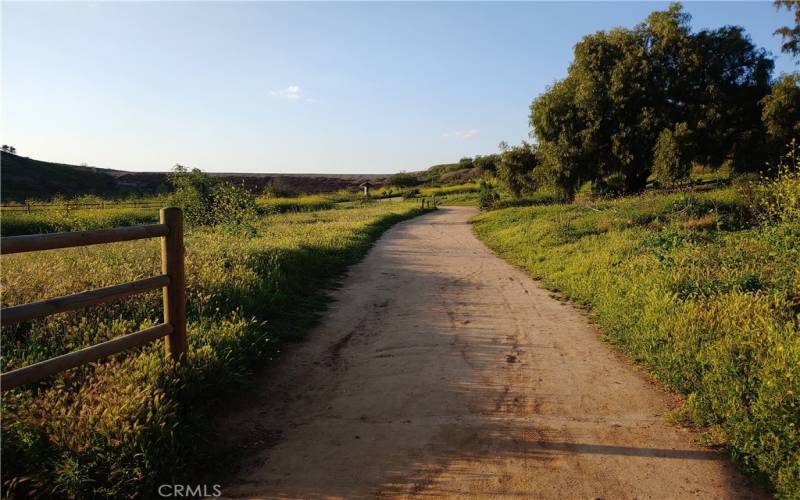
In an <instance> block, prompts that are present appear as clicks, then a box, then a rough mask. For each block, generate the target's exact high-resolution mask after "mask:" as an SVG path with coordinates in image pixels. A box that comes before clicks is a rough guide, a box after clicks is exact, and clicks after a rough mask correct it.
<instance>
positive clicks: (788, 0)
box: [774, 0, 800, 57]
mask: <svg viewBox="0 0 800 500" xmlns="http://www.w3.org/2000/svg"><path fill="white" fill-rule="evenodd" d="M774 4H775V7H776V8H778V9H780V8H781V7H784V8H785V9H786V10H788V11H789V12H791V11H794V26H783V27H781V28H778V29H777V30H775V34H776V35H781V36H782V37H783V46H782V47H781V50H782V51H783V52H786V53H787V54H792V55H793V56H795V57H797V56H800V0H775V2H774Z"/></svg>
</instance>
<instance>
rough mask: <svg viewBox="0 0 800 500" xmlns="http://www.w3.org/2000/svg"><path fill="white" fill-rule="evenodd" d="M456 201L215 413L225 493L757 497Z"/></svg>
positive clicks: (417, 227) (355, 274) (384, 248)
mask: <svg viewBox="0 0 800 500" xmlns="http://www.w3.org/2000/svg"><path fill="white" fill-rule="evenodd" d="M474 214H475V209H473V208H468V207H458V208H457V207H446V208H443V209H440V210H438V211H437V212H435V213H431V214H428V215H425V216H423V217H418V218H416V219H414V220H410V221H407V222H403V223H400V224H398V225H397V226H395V227H394V228H392V229H391V230H389V231H388V232H387V233H386V234H385V235H384V236H383V238H382V239H381V240H380V241H379V242H378V244H377V245H376V246H375V247H374V248H373V250H372V251H371V252H370V254H369V255H368V256H367V258H366V259H365V260H364V261H363V262H362V263H360V264H358V265H356V266H355V267H353V268H351V271H350V273H349V275H348V277H347V278H346V279H345V281H344V283H343V286H342V288H341V289H340V290H338V291H337V292H335V299H336V301H335V302H334V304H333V306H332V308H331V309H330V310H329V311H328V313H327V314H326V315H325V317H324V318H323V320H322V322H321V325H320V326H319V327H318V328H317V329H316V330H315V331H314V332H312V334H311V335H310V337H309V339H308V341H307V342H305V343H304V344H302V345H298V346H297V347H296V348H295V349H294V350H292V351H291V352H288V353H286V355H285V356H284V357H283V358H282V360H280V361H279V362H278V364H277V365H276V366H275V367H274V368H273V369H271V370H270V371H269V372H268V373H265V374H263V375H262V377H263V378H261V379H260V380H259V381H257V383H256V386H255V388H254V389H253V390H252V391H251V392H250V394H249V395H248V397H247V398H246V399H245V400H242V401H241V402H238V403H236V404H235V405H232V406H231V407H230V408H229V410H228V415H225V416H223V417H222V418H221V419H220V421H219V422H218V430H219V434H220V436H221V438H224V439H229V440H230V442H229V443H228V444H229V446H232V447H236V448H237V450H236V453H235V455H236V456H239V457H241V464H240V465H239V467H238V469H237V471H236V472H235V473H234V474H233V475H232V476H231V478H229V480H228V481H226V483H225V484H224V485H223V486H224V490H223V494H224V495H225V496H227V497H245V496H247V497H264V498H321V497H326V498H331V497H345V498H364V497H376V496H378V497H380V496H388V497H393V496H398V497H403V496H417V495H419V496H432V497H464V498H469V497H473V498H476V497H499V496H503V497H507V496H508V497H527V498H533V497H535V498H595V497H605V498H631V497H635V498H689V497H694V498H737V497H744V498H753V497H760V496H761V493H760V492H758V491H755V490H753V489H752V487H751V486H750V485H749V483H748V482H747V480H745V479H743V478H742V477H741V476H740V475H739V474H738V473H737V472H736V471H735V470H734V468H733V466H732V465H731V464H730V463H729V462H728V461H727V460H726V459H725V458H724V457H723V456H721V455H719V454H717V453H716V452H713V451H710V450H708V449H704V448H702V447H701V446H699V445H697V444H695V442H694V439H693V438H694V435H693V434H692V433H691V432H690V431H688V430H685V429H682V428H679V427H676V426H673V425H671V424H668V423H666V422H665V414H666V413H667V412H668V411H669V408H670V396H669V395H667V394H666V393H664V392H663V391H662V390H660V389H659V388H658V387H656V386H654V385H653V384H652V383H650V382H648V380H646V379H645V378H644V377H643V376H642V375H641V374H640V373H639V372H637V371H636V370H635V369H634V368H632V367H631V366H630V365H629V364H627V363H626V362H625V361H624V360H623V359H622V358H621V357H620V356H619V355H617V354H616V353H615V352H614V351H613V350H612V349H611V348H610V347H609V346H608V345H607V344H605V343H604V342H602V341H601V340H600V338H599V337H598V335H597V333H596V332H595V330H594V329H593V327H592V326H590V324H589V322H588V320H587V318H586V316H585V315H584V314H583V313H582V312H579V311H578V310H576V309H574V308H573V307H571V306H570V305H568V304H566V303H564V302H559V301H557V300H555V299H553V298H552V297H551V296H550V294H549V293H548V292H546V291H545V290H543V289H542V288H539V286H538V285H537V284H536V283H535V282H534V281H533V280H532V279H531V278H529V277H528V276H527V275H526V274H525V273H524V272H522V271H521V270H518V269H516V268H514V267H513V266H511V265H509V264H508V263H506V262H504V261H502V260H500V259H499V258H497V257H496V256H495V255H494V254H492V253H491V251H490V250H488V249H487V248H486V247H485V246H484V245H483V244H482V243H480V242H479V241H478V240H477V239H476V238H475V236H474V235H473V234H472V231H471V228H470V226H469V223H468V220H469V218H470V217H472V216H473V215H474Z"/></svg>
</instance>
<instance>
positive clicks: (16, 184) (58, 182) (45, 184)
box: [0, 152, 118, 202]
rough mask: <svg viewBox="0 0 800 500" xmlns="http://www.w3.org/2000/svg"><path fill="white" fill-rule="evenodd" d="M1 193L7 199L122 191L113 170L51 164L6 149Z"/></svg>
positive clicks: (3, 154)
mask: <svg viewBox="0 0 800 500" xmlns="http://www.w3.org/2000/svg"><path fill="white" fill-rule="evenodd" d="M0 162H1V163H0V166H1V167H2V169H1V170H0V186H1V187H2V190H1V191H0V196H2V199H3V201H4V202H7V201H23V200H25V199H26V198H40V199H44V198H52V197H53V196H55V195H63V196H76V195H81V194H97V195H110V194H113V193H114V192H115V191H117V190H118V186H117V181H116V179H115V178H114V176H113V175H112V174H111V173H110V171H109V170H106V169H101V168H94V167H82V166H77V165H67V164H64V163H50V162H46V161H39V160H34V159H32V158H26V157H24V156H17V155H13V154H9V153H6V152H2V158H0Z"/></svg>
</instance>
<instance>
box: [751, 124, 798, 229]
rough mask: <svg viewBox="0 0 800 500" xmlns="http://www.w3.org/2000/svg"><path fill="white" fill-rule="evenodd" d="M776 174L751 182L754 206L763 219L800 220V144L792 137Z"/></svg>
mask: <svg viewBox="0 0 800 500" xmlns="http://www.w3.org/2000/svg"><path fill="white" fill-rule="evenodd" d="M787 149H788V150H787V152H786V154H784V155H783V157H782V158H781V161H780V164H779V165H778V170H777V174H776V175H775V177H773V178H770V177H765V176H762V177H761V179H759V181H758V182H757V183H754V184H752V185H751V186H750V189H749V190H748V193H749V194H750V196H751V197H752V198H751V204H752V206H751V208H752V210H753V212H754V213H755V214H756V216H757V217H759V218H760V219H761V220H762V221H764V222H798V221H800V144H798V143H797V140H796V139H792V142H790V143H789V144H788V145H787Z"/></svg>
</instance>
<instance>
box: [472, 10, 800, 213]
mask: <svg viewBox="0 0 800 500" xmlns="http://www.w3.org/2000/svg"><path fill="white" fill-rule="evenodd" d="M776 5H777V6H778V7H786V8H788V9H789V10H794V11H795V14H796V17H795V20H796V22H797V23H798V26H797V27H794V28H791V27H784V28H780V29H778V30H777V31H776V34H780V35H782V36H783V37H784V45H783V50H784V51H786V52H787V53H790V54H793V55H795V56H798V55H800V49H798V47H799V46H800V45H799V44H798V41H800V0H791V1H778V2H776ZM690 20H691V16H690V15H689V14H688V13H687V12H685V11H684V9H683V7H682V6H681V4H679V3H674V4H672V5H670V6H669V8H668V9H666V10H664V11H655V12H653V13H651V14H650V15H649V16H648V17H647V19H646V20H645V21H644V22H642V23H640V24H639V25H637V26H635V27H634V28H615V29H612V30H610V31H599V32H597V33H594V34H591V35H587V36H585V37H584V38H583V39H582V40H581V41H580V42H579V43H578V44H577V45H576V46H575V49H574V59H573V61H572V63H571V64H570V66H569V69H568V72H567V76H566V77H565V78H563V79H561V80H559V81H556V82H555V83H554V84H553V85H551V86H550V87H548V88H547V90H546V91H545V92H544V93H542V94H541V95H539V96H538V97H536V98H535V99H534V100H533V102H532V104H531V106H530V115H529V122H530V125H531V127H532V136H533V138H534V142H533V143H526V142H523V143H522V144H521V145H519V146H514V147H509V146H508V145H506V144H504V143H501V152H500V154H498V155H487V156H483V157H476V158H475V159H473V160H472V162H473V164H474V166H476V167H480V170H482V171H485V172H487V173H492V174H494V175H495V176H496V177H497V178H498V180H499V181H500V182H501V183H502V184H503V185H504V186H505V187H506V188H507V190H508V191H509V192H511V193H512V194H513V195H514V196H520V195H523V194H526V193H531V192H533V191H535V190H537V189H539V188H541V187H545V186H546V187H550V188H552V189H554V190H556V191H557V192H558V193H559V195H560V196H561V197H563V198H564V199H571V198H572V197H574V195H575V192H576V191H577V189H578V188H579V187H580V186H581V185H583V184H584V183H586V182H591V184H592V187H593V189H595V190H596V191H598V192H603V193H609V194H626V193H636V192H640V191H642V190H643V189H644V188H645V187H646V185H647V183H648V179H651V176H652V178H654V179H655V181H656V182H658V183H659V184H662V185H673V184H677V183H680V182H683V181H684V180H686V179H687V178H688V176H689V174H690V171H691V168H692V166H693V165H701V166H703V167H706V168H720V167H723V166H725V167H727V168H729V169H730V171H731V172H732V173H733V174H740V173H746V172H757V171H763V170H765V169H769V168H771V167H774V166H775V165H777V163H778V160H779V158H780V155H781V153H782V152H783V151H784V148H785V146H786V144H787V143H789V142H790V141H791V140H792V139H796V138H798V137H800V73H792V74H784V75H781V76H780V77H779V78H777V79H773V78H772V72H773V69H774V61H773V59H772V58H771V57H770V54H769V53H768V52H767V51H765V50H764V49H762V48H758V47H756V46H755V45H754V44H753V43H752V41H751V40H750V37H749V36H748V35H747V33H746V32H745V31H744V29H743V28H742V27H739V26H724V27H721V28H718V29H713V30H710V29H706V30H702V31H699V32H692V30H691V26H690Z"/></svg>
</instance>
